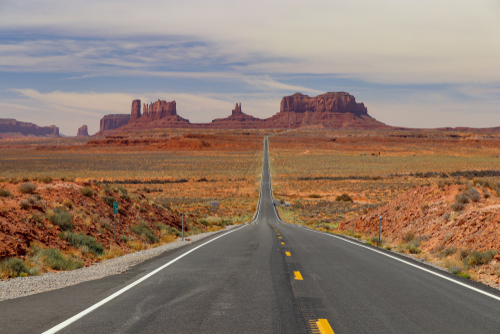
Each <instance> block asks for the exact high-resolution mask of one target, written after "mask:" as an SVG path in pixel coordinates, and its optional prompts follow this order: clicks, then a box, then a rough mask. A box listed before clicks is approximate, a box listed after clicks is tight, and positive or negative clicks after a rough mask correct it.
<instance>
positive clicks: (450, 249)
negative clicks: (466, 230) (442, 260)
mask: <svg viewBox="0 0 500 334" xmlns="http://www.w3.org/2000/svg"><path fill="white" fill-rule="evenodd" d="M456 252H457V248H456V247H455V246H452V247H448V248H446V249H445V250H444V251H443V252H442V253H441V255H442V256H443V257H447V256H450V255H453V254H455V253H456Z"/></svg>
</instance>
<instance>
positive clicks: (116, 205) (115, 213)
mask: <svg viewBox="0 0 500 334" xmlns="http://www.w3.org/2000/svg"><path fill="white" fill-rule="evenodd" d="M113 214H114V215H115V232H114V237H115V242H116V215H117V214H118V202H113Z"/></svg>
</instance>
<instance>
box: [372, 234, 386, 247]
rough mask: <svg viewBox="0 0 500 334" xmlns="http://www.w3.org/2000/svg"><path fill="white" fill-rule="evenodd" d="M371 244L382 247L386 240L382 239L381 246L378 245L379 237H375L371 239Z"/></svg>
mask: <svg viewBox="0 0 500 334" xmlns="http://www.w3.org/2000/svg"><path fill="white" fill-rule="evenodd" d="M370 242H371V243H372V244H374V245H378V246H381V245H383V244H384V239H380V245H379V244H378V235H376V236H373V237H371V238H370Z"/></svg>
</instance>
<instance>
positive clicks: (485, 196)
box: [483, 191, 491, 198]
mask: <svg viewBox="0 0 500 334" xmlns="http://www.w3.org/2000/svg"><path fill="white" fill-rule="evenodd" d="M483 197H484V198H490V197H491V194H490V193H489V192H487V191H485V192H484V194H483Z"/></svg>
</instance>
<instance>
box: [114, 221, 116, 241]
mask: <svg viewBox="0 0 500 334" xmlns="http://www.w3.org/2000/svg"><path fill="white" fill-rule="evenodd" d="M114 236H115V242H116V215H115V233H114Z"/></svg>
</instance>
